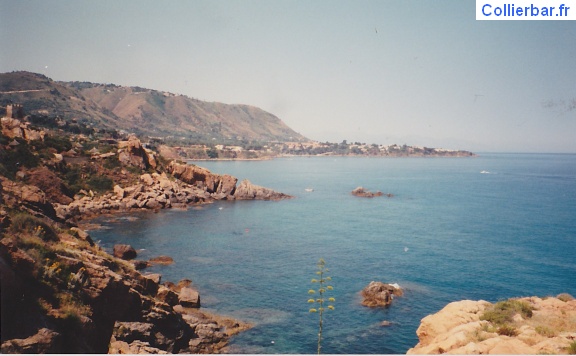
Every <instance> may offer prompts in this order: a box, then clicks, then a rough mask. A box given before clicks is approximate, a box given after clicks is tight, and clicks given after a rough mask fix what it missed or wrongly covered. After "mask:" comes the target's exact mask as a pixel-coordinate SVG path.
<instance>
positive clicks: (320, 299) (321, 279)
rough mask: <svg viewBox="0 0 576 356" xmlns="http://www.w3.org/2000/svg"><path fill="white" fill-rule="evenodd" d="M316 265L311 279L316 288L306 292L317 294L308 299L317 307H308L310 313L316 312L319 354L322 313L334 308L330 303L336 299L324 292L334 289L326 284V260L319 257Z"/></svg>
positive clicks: (330, 279) (327, 281)
mask: <svg viewBox="0 0 576 356" xmlns="http://www.w3.org/2000/svg"><path fill="white" fill-rule="evenodd" d="M316 266H317V267H318V270H317V271H316V274H317V275H318V278H314V279H312V283H317V284H318V289H317V290H316V289H310V290H309V291H308V294H310V295H316V294H317V296H315V298H310V299H308V303H310V304H315V305H316V304H317V308H314V307H313V308H310V313H318V354H320V352H321V350H322V327H323V314H324V312H325V311H327V310H334V306H333V305H332V304H331V303H334V302H335V301H336V299H335V298H333V297H327V296H326V294H328V292H329V291H332V290H334V288H333V287H332V286H331V285H329V284H328V283H329V282H330V281H332V278H331V277H328V276H326V275H325V274H326V273H327V272H328V271H329V270H328V268H326V262H325V261H324V259H323V258H321V259H320V260H319V261H318V263H317V265H316Z"/></svg>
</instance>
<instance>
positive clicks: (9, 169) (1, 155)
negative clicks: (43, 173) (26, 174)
mask: <svg viewBox="0 0 576 356" xmlns="http://www.w3.org/2000/svg"><path fill="white" fill-rule="evenodd" d="M16 141H17V142H18V145H17V146H12V147H11V148H10V149H0V165H1V166H2V168H0V171H2V173H3V174H4V175H5V176H6V177H8V178H14V175H15V174H16V172H18V170H19V169H20V167H26V168H34V167H37V166H38V164H39V163H40V158H39V157H38V156H37V155H35V154H34V152H33V151H32V150H31V148H30V146H29V145H28V143H27V142H26V141H25V140H16Z"/></svg>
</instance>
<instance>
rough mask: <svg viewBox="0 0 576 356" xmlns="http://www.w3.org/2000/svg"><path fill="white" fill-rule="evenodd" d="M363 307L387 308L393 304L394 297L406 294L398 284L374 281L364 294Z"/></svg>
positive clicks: (362, 293)
mask: <svg viewBox="0 0 576 356" xmlns="http://www.w3.org/2000/svg"><path fill="white" fill-rule="evenodd" d="M360 294H361V295H362V298H363V299H362V305H364V306H366V307H385V306H388V305H390V304H391V303H392V301H393V300H394V296H397V297H401V296H402V295H404V292H403V291H402V289H401V288H400V286H399V285H397V284H386V283H382V282H375V281H372V282H370V284H368V285H367V286H366V287H365V288H364V289H363V290H362V292H360Z"/></svg>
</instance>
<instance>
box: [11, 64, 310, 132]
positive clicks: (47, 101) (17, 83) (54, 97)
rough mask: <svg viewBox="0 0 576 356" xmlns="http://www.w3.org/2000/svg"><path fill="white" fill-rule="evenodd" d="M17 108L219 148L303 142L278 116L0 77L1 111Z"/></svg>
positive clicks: (135, 91) (101, 87)
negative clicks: (214, 144) (224, 144)
mask: <svg viewBox="0 0 576 356" xmlns="http://www.w3.org/2000/svg"><path fill="white" fill-rule="evenodd" d="M11 102H13V103H19V104H22V105H23V106H24V107H25V110H26V113H27V114H30V115H40V116H42V115H44V116H47V117H56V116H59V117H60V118H61V119H63V120H65V121H76V122H80V123H83V124H87V125H91V126H92V127H95V128H97V129H118V130H124V131H126V132H133V133H136V134H138V135H140V136H152V137H164V138H166V137H170V136H174V137H175V138H177V139H191V140H195V141H206V142H207V141H210V140H212V139H213V138H215V139H216V140H217V141H219V142H224V141H228V142H237V141H243V140H244V141H261V142H271V141H279V142H286V141H302V140H306V138H305V137H304V136H302V135H300V134H298V133H297V132H295V131H293V130H292V129H290V128H289V127H288V126H287V125H286V124H284V122H282V120H280V119H279V118H277V117H276V116H274V115H272V114H270V113H268V112H266V111H264V110H261V109H259V108H256V107H252V106H248V105H229V104H222V103H210V102H204V101H200V100H196V99H192V98H189V97H186V96H183V95H175V94H171V93H165V92H159V91H156V90H152V89H144V88H139V87H122V86H117V85H113V84H96V83H88V82H56V81H53V80H52V79H50V78H48V77H46V76H43V75H41V74H35V73H29V72H12V73H3V74H0V107H3V106H5V105H6V104H8V103H11Z"/></svg>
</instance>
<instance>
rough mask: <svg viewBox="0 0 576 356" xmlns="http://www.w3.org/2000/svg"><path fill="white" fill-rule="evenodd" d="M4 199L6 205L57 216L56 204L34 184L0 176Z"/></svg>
mask: <svg viewBox="0 0 576 356" xmlns="http://www.w3.org/2000/svg"><path fill="white" fill-rule="evenodd" d="M0 185H1V186H2V193H3V200H4V202H5V204H6V205H8V206H12V207H19V208H21V209H23V210H25V211H27V212H29V213H31V214H32V215H36V216H45V217H47V218H50V219H57V218H56V211H55V210H54V206H53V205H52V204H51V203H50V201H48V200H47V199H46V194H45V193H44V192H43V191H42V190H41V189H40V188H38V187H36V186H34V185H28V184H23V183H20V182H14V181H11V180H9V179H7V178H5V177H2V176H0Z"/></svg>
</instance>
